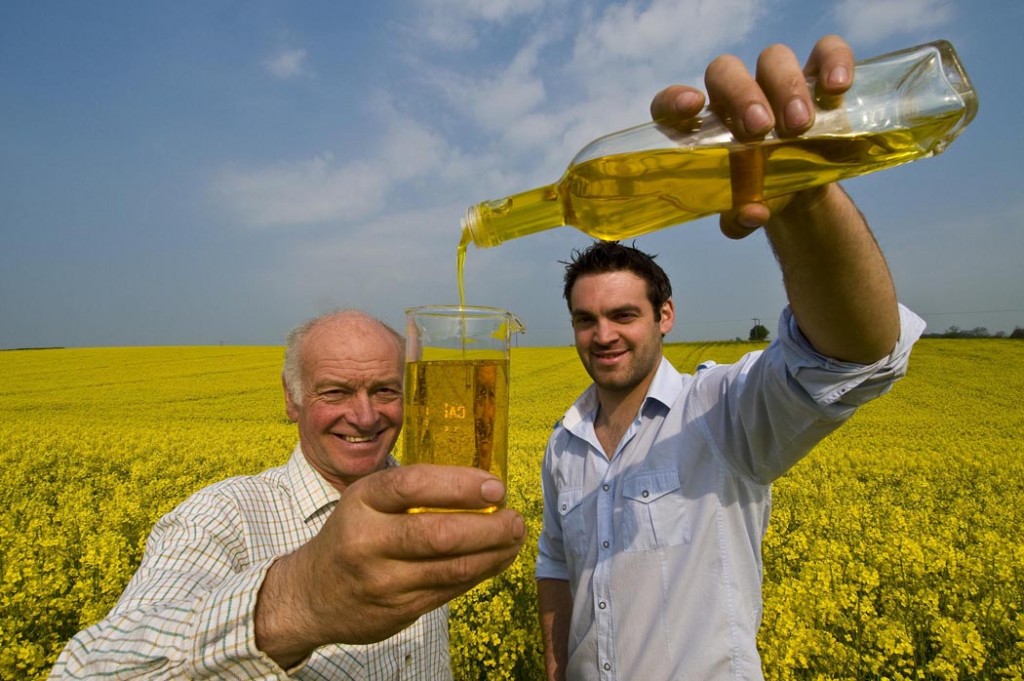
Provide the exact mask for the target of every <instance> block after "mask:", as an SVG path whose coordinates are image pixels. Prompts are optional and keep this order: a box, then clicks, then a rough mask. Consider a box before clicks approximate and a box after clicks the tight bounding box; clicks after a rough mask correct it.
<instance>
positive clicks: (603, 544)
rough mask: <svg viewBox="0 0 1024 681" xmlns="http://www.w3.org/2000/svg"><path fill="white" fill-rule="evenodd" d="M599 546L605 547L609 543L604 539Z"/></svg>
mask: <svg viewBox="0 0 1024 681" xmlns="http://www.w3.org/2000/svg"><path fill="white" fill-rule="evenodd" d="M601 546H603V547H605V548H608V547H609V546H611V544H610V543H609V542H608V541H607V540H605V541H603V542H601Z"/></svg>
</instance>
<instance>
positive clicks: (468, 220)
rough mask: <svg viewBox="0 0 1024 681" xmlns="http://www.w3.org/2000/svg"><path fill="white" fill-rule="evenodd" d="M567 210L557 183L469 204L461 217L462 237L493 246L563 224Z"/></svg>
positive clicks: (485, 246)
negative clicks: (473, 204)
mask: <svg viewBox="0 0 1024 681" xmlns="http://www.w3.org/2000/svg"><path fill="white" fill-rule="evenodd" d="M564 224H566V219H565V212H564V210H563V208H562V202H561V200H560V199H559V196H558V191H557V189H556V186H555V185H546V186H544V187H537V188H536V189H531V190H529V191H525V192H522V193H519V194H515V195H513V196H509V197H506V198H504V199H498V200H496V201H484V202H483V203H478V204H477V205H475V206H470V208H469V210H467V211H466V217H465V218H464V219H463V220H462V233H463V237H462V238H463V241H465V240H466V239H467V236H468V239H469V240H471V241H472V242H473V243H474V244H475V245H476V247H477V248H490V247H491V246H497V245H498V244H500V243H503V242H505V241H510V240H511V239H517V238H519V237H521V236H526V235H528V234H535V233H537V232H543V231H544V230H548V229H553V228H555V227H561V226H562V225H564Z"/></svg>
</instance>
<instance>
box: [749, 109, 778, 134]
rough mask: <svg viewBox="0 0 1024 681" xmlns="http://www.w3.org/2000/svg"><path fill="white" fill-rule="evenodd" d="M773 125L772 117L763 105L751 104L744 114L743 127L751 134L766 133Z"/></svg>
mask: <svg viewBox="0 0 1024 681" xmlns="http://www.w3.org/2000/svg"><path fill="white" fill-rule="evenodd" d="M771 124H772V117H771V115H770V114H769V113H768V109H766V108H764V106H762V105H761V104H751V105H750V106H749V107H747V110H746V112H745V113H744V114H743V127H745V128H746V129H747V132H749V133H751V134H756V133H759V132H764V131H765V130H767V129H768V128H769V127H770V126H771Z"/></svg>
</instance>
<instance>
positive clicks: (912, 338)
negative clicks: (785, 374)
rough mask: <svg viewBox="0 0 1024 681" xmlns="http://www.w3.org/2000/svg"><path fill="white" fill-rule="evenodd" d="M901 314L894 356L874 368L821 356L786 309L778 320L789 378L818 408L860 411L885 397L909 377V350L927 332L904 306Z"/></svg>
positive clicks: (875, 364)
mask: <svg viewBox="0 0 1024 681" xmlns="http://www.w3.org/2000/svg"><path fill="white" fill-rule="evenodd" d="M899 314H900V335H899V339H898V340H897V341H896V346H895V347H894V348H893V350H892V352H891V353H889V355H888V356H887V357H883V358H882V359H880V360H878V361H877V362H875V363H873V364H854V363H852V362H839V361H836V360H834V359H831V358H829V357H825V356H824V355H822V354H820V353H818V352H817V351H816V350H815V349H814V348H813V347H812V346H811V344H810V342H809V341H808V340H807V339H806V338H805V337H804V335H803V333H801V332H800V329H799V328H798V327H797V323H796V319H795V318H794V317H793V313H792V311H791V310H790V309H789V308H788V307H787V308H786V309H785V310H783V312H782V315H781V317H780V318H779V335H778V337H779V341H780V344H781V346H782V353H783V358H784V361H785V364H786V366H787V367H788V369H789V374H790V376H792V378H793V379H794V380H795V381H796V382H797V383H798V384H800V386H801V387H802V388H803V389H804V391H805V392H806V393H807V394H808V395H809V396H810V397H811V399H812V400H814V401H815V402H816V403H817V404H819V405H844V406H847V407H858V406H860V405H862V404H865V403H867V402H869V401H871V400H873V399H875V398H876V397H879V396H880V395H883V394H885V393H886V392H888V391H889V389H890V388H892V385H893V383H894V382H895V381H896V380H898V379H899V378H902V377H903V376H904V375H905V374H906V372H907V364H908V362H909V360H910V349H911V347H912V346H913V345H914V343H915V342H916V341H917V339H918V338H920V337H921V334H922V333H923V332H924V329H925V322H924V320H923V319H921V318H920V317H918V316H917V315H916V314H914V313H913V312H912V311H910V310H909V309H908V308H906V307H904V306H903V305H900V306H899Z"/></svg>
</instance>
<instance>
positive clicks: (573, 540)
mask: <svg viewBox="0 0 1024 681" xmlns="http://www.w3.org/2000/svg"><path fill="white" fill-rule="evenodd" d="M582 503H583V488H582V487H573V488H570V489H565V490H562V491H561V492H559V493H558V507H557V509H556V510H557V511H558V516H559V518H560V519H561V523H562V544H563V545H564V546H565V550H566V552H567V553H570V554H572V555H574V556H582V555H584V553H585V552H586V537H587V529H586V525H585V523H584V518H583V510H582Z"/></svg>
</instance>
